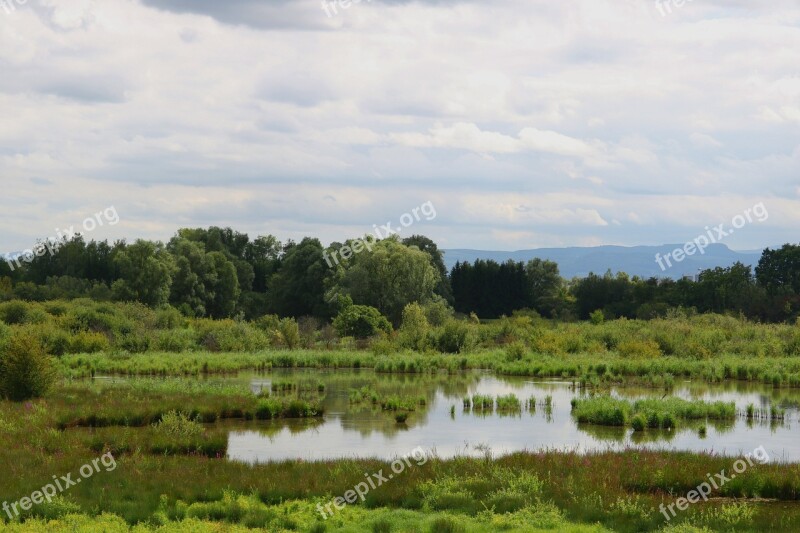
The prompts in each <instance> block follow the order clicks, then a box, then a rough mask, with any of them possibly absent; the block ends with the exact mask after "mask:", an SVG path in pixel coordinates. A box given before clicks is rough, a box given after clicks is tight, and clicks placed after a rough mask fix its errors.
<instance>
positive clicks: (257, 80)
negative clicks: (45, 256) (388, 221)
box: [0, 0, 800, 251]
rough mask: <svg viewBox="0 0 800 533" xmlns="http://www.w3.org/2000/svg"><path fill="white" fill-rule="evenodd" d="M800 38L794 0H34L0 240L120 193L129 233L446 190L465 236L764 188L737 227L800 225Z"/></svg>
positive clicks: (317, 211)
mask: <svg viewBox="0 0 800 533" xmlns="http://www.w3.org/2000/svg"><path fill="white" fill-rule="evenodd" d="M798 49H800V6H798V5H797V3H796V2H795V1H791V0H776V1H774V2H769V3H766V2H763V3H752V2H747V3H744V2H737V3H731V2H723V1H719V0H704V1H703V2H700V1H696V2H692V3H687V4H686V5H685V6H683V7H682V8H680V9H678V10H676V11H675V12H674V13H673V14H672V15H670V16H668V17H662V16H660V15H659V13H658V12H657V11H656V8H655V6H654V4H653V3H652V2H635V1H633V0H630V1H629V0H626V1H623V2H619V1H616V0H576V1H575V2H548V1H546V0H498V1H497V2H492V3H490V4H487V3H486V2H474V1H455V0H454V1H442V0H440V1H434V0H419V1H414V2H405V1H382V2H379V1H377V0H376V1H373V2H361V3H360V4H357V5H356V4H354V5H353V6H352V7H351V8H349V9H347V10H344V11H342V12H341V13H339V14H338V15H337V16H336V17H333V18H330V19H329V18H328V17H327V16H326V15H325V13H324V11H323V10H322V9H321V8H320V5H319V2H318V1H316V0H291V1H288V0H279V1H276V2H261V1H258V0H231V1H230V2H220V1H218V0H215V1H213V2H212V1H210V0H144V1H143V3H140V2H136V1H129V0H104V1H103V2H91V1H89V0H76V1H71V0H29V2H28V4H27V5H25V6H21V7H19V8H18V9H17V10H16V11H15V12H13V13H10V14H7V13H5V12H3V11H0V69H2V72H3V76H2V77H0V113H1V114H2V116H3V120H2V121H0V182H1V183H2V185H3V186H4V194H3V195H2V197H0V210H2V211H3V213H4V216H3V219H2V221H0V230H2V233H0V235H2V237H0V251H2V250H3V249H17V248H19V247H20V246H21V245H22V244H27V243H28V242H29V241H30V240H32V239H34V238H35V237H38V236H41V235H49V234H51V233H52V228H53V227H57V226H59V227H60V226H61V225H63V224H64V223H65V222H69V221H70V220H72V219H73V218H74V217H79V216H81V214H82V213H83V212H85V211H91V212H94V211H92V210H95V211H96V210H97V209H101V208H104V207H106V206H108V205H112V204H113V205H117V204H119V205H120V206H122V207H124V208H125V212H126V213H127V222H126V223H125V224H122V223H121V224H120V225H119V226H117V227H116V228H115V229H114V231H124V232H125V233H124V235H122V234H116V235H113V237H119V236H128V237H137V236H145V237H151V238H152V237H160V238H168V237H169V236H170V235H171V233H172V231H174V229H176V227H178V226H180V225H206V224H211V223H218V224H219V223H230V224H232V225H235V226H236V227H239V228H242V229H244V230H250V231H253V232H255V233H266V232H274V233H277V234H279V236H281V237H284V238H286V237H289V236H291V237H293V238H296V237H298V236H299V235H301V234H303V233H306V234H314V235H320V236H321V237H323V238H330V239H342V238H344V237H347V236H348V234H347V232H351V231H355V230H356V229H357V228H360V227H362V226H366V227H367V229H368V228H369V227H371V225H372V224H373V223H376V220H375V219H380V218H383V217H384V216H386V214H393V213H397V214H398V215H399V214H400V213H403V212H405V211H406V210H407V209H408V208H409V207H413V206H415V205H419V204H421V203H422V202H424V201H426V200H428V199H439V201H440V202H441V206H440V205H439V204H437V208H438V209H439V211H440V213H441V215H440V217H437V221H436V224H435V225H432V226H431V227H430V228H425V232H427V233H430V234H431V236H435V237H437V238H438V239H440V240H441V241H442V243H443V244H446V245H448V246H465V247H467V246H469V247H485V248H486V247H491V246H492V245H493V244H494V242H495V239H496V238H497V237H498V236H500V235H502V236H504V237H503V238H504V241H503V242H506V243H507V245H508V247H510V248H515V247H522V246H533V245H548V244H549V245H569V244H580V243H587V242H614V243H623V244H647V243H650V244H653V243H660V242H665V241H675V242H682V241H684V240H685V239H686V237H683V236H684V235H685V234H686V233H689V234H696V233H697V229H696V225H697V224H703V225H704V224H708V223H711V222H714V221H715V220H717V219H725V218H727V217H728V216H730V214H729V213H730V212H731V211H733V213H736V212H738V210H739V209H740V204H742V203H744V204H746V203H747V202H751V204H752V198H756V197H758V198H764V200H765V202H767V203H768V204H769V203H770V200H772V202H774V203H775V204H776V205H780V206H781V208H780V209H778V208H776V214H775V215H774V216H771V217H770V223H769V226H768V230H765V231H764V232H761V233H757V234H753V233H751V234H749V235H748V234H746V232H742V233H743V236H742V237H741V239H742V240H741V241H739V242H734V243H732V245H738V246H739V247H742V248H757V247H759V246H761V245H764V244H775V243H779V242H782V241H787V240H791V239H793V240H796V220H795V218H794V217H793V215H791V214H790V213H792V212H800V198H799V197H798V193H797V190H798V189H797V177H798V176H800V145H799V144H798V140H797V126H798V124H799V123H800V107H798V102H800V76H798V75H797V67H798V62H797V50H798ZM75 190H78V191H80V192H79V193H77V192H74V191H75ZM326 197H327V198H329V199H328V200H325V201H323V200H322V199H323V198H326ZM781 197H782V198H785V199H784V200H780V201H778V198H781ZM330 198H334V199H336V201H335V202H331V201H330ZM520 206H523V207H526V209H521V210H520V209H519V208H520ZM122 207H121V208H120V209H122ZM792 209H794V211H792ZM634 213H635V214H636V215H635V216H636V218H632V216H631V215H633V214H634ZM121 214H122V213H121ZM615 220H616V221H619V222H620V224H619V225H617V224H615V223H613V221H615ZM609 222H610V223H609ZM538 225H542V226H545V227H548V228H549V229H550V230H551V231H549V232H542V231H539V230H538V229H536V228H537V226H538ZM117 228H120V229H117ZM736 238H737V239H739V236H738V235H737V236H736ZM515 239H516V240H517V242H518V243H519V246H514V245H513V244H514V241H515ZM748 239H749V240H748ZM765 240H767V241H769V242H767V243H765V242H764V241H765Z"/></svg>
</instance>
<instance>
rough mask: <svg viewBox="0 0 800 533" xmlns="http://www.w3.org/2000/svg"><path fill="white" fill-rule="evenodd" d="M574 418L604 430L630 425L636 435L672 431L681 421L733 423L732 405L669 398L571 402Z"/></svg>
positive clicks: (575, 400) (596, 398) (590, 399)
mask: <svg viewBox="0 0 800 533" xmlns="http://www.w3.org/2000/svg"><path fill="white" fill-rule="evenodd" d="M572 415H573V416H574V417H575V418H576V419H577V420H578V422H580V423H588V424H597V425H602V426H627V425H629V424H630V425H631V426H633V428H634V429H635V430H636V431H642V430H643V429H644V428H645V427H649V428H659V427H661V428H664V429H671V428H675V427H676V426H677V425H678V420H681V419H682V420H705V419H710V420H734V419H735V418H736V406H735V405H734V403H733V402H729V403H726V402H704V401H689V400H683V399H681V398H676V397H670V398H665V399H660V400H659V399H655V398H649V399H644V400H637V401H635V402H630V401H628V400H622V399H618V398H613V397H611V396H596V397H593V398H586V399H577V398H576V399H573V400H572Z"/></svg>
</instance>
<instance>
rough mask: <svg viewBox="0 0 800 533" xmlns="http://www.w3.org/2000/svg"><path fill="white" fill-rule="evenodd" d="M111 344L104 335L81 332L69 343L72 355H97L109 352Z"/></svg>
mask: <svg viewBox="0 0 800 533" xmlns="http://www.w3.org/2000/svg"><path fill="white" fill-rule="evenodd" d="M110 347H111V344H110V343H109V342H108V337H106V336H105V335H103V334H102V333H96V332H88V331H81V332H78V333H76V334H75V335H73V336H72V338H71V339H70V341H69V352H70V353H96V352H103V351H106V350H108V349H109V348H110Z"/></svg>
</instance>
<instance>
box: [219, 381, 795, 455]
mask: <svg viewBox="0 0 800 533" xmlns="http://www.w3.org/2000/svg"><path fill="white" fill-rule="evenodd" d="M240 379H241V378H240ZM247 379H248V381H249V383H250V387H251V388H252V389H253V391H254V392H257V391H259V390H260V389H262V388H263V389H264V390H269V389H270V387H271V385H272V382H273V381H281V382H292V381H296V382H313V383H319V382H321V383H323V384H324V385H325V387H324V388H325V391H324V393H323V395H322V398H323V400H322V401H323V404H324V406H325V416H324V418H322V419H319V420H311V421H309V420H289V421H287V420H281V421H270V422H247V423H236V424H232V425H231V428H230V432H229V441H228V458H229V459H230V460H234V461H243V462H248V463H256V462H268V461H276V460H284V459H304V460H317V459H333V458H342V457H378V458H393V457H396V456H399V455H405V454H408V453H410V452H411V450H413V449H414V448H416V447H418V446H421V447H422V448H424V449H425V450H428V451H431V450H433V451H435V452H436V453H437V454H438V455H439V456H440V457H452V456H454V455H472V456H477V455H484V454H485V453H487V452H489V453H492V454H493V455H495V456H496V455H503V454H508V453H512V452H515V451H524V450H527V451H539V450H574V451H578V452H587V451H595V450H620V449H625V448H629V447H645V448H650V449H667V450H690V451H709V452H713V453H717V454H722V455H729V456H735V455H740V454H742V453H747V452H751V451H752V450H754V449H755V448H757V447H759V446H764V448H765V449H766V450H767V452H768V453H769V455H770V458H771V459H772V460H786V461H800V438H799V437H800V432H798V428H797V424H798V406H800V390H796V389H781V390H778V389H773V388H772V387H771V386H765V385H761V384H749V383H738V382H734V383H724V384H718V385H709V384H705V383H695V382H679V383H676V387H675V389H674V390H673V391H672V393H671V394H673V395H675V396H679V397H681V398H685V399H694V400H706V401H728V402H730V401H733V402H735V403H736V406H737V408H739V409H741V410H744V409H745V408H746V407H747V406H748V405H749V404H754V405H755V407H756V408H761V409H765V408H769V407H770V406H773V405H775V406H777V405H779V406H781V407H783V408H784V409H786V418H785V421H784V422H780V423H777V422H771V421H761V422H760V421H755V422H752V421H747V420H745V419H744V418H738V419H737V420H736V421H731V422H726V423H724V424H714V423H708V424H707V433H706V434H705V435H704V436H701V435H700V433H699V431H698V428H699V427H700V426H701V425H702V423H701V422H697V423H688V422H681V423H680V424H679V427H678V429H677V430H673V431H664V430H648V431H646V432H644V433H635V434H634V433H633V431H632V430H631V429H623V428H609V427H601V426H592V425H584V424H580V425H579V424H578V423H577V422H576V421H575V420H574V418H573V417H572V415H571V405H570V400H571V399H572V398H574V397H576V396H581V395H582V394H585V393H582V392H581V391H580V390H574V388H573V386H572V383H571V382H560V381H552V380H542V381H535V380H532V379H530V378H511V377H501V376H494V375H491V374H486V373H477V372H475V373H465V374H460V375H451V376H447V375H436V376H419V375H382V374H375V373H373V372H371V371H319V370H315V371H274V372H272V373H270V374H267V375H260V376H257V377H249V378H247ZM365 385H369V386H371V387H372V388H373V389H376V390H379V391H381V392H382V393H390V394H397V395H413V396H415V397H416V396H424V397H425V398H426V399H427V406H426V407H424V408H418V410H417V411H415V412H413V413H412V414H411V416H410V417H409V419H408V420H407V421H406V423H404V424H398V423H397V422H396V421H395V419H394V418H393V416H392V415H391V414H389V413H387V412H382V411H381V410H380V408H379V407H377V408H373V407H372V406H371V405H368V406H364V405H352V404H351V403H350V400H349V392H350V390H351V389H356V388H361V387H363V386H365ZM510 393H513V394H515V395H516V396H517V397H518V398H519V399H520V400H521V401H522V402H523V409H522V411H521V412H520V413H515V414H513V415H503V414H498V413H496V412H492V413H489V414H477V413H474V412H469V411H465V410H464V408H463V403H462V399H463V398H464V397H465V396H468V395H469V396H472V395H473V394H487V395H491V396H500V395H505V394H510ZM611 393H612V394H613V395H615V396H619V397H624V398H629V399H636V398H643V397H653V396H655V397H659V398H660V397H662V396H663V395H664V393H663V392H662V391H654V390H648V389H636V388H614V389H612V390H611ZM547 396H550V397H551V399H552V400H551V401H552V407H551V408H550V409H547V408H546V407H545V405H544V402H545V398H546V397H547ZM532 397H533V398H535V399H536V403H537V406H536V411H535V412H529V411H528V410H527V409H525V408H524V404H525V402H526V401H527V400H529V399H530V398H532Z"/></svg>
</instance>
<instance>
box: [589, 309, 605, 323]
mask: <svg viewBox="0 0 800 533" xmlns="http://www.w3.org/2000/svg"><path fill="white" fill-rule="evenodd" d="M589 321H590V322H591V323H592V324H595V325H599V324H602V323H603V322H605V321H606V315H605V314H604V313H603V310H602V309H597V310H595V311H592V312H591V313H590V314H589Z"/></svg>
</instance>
